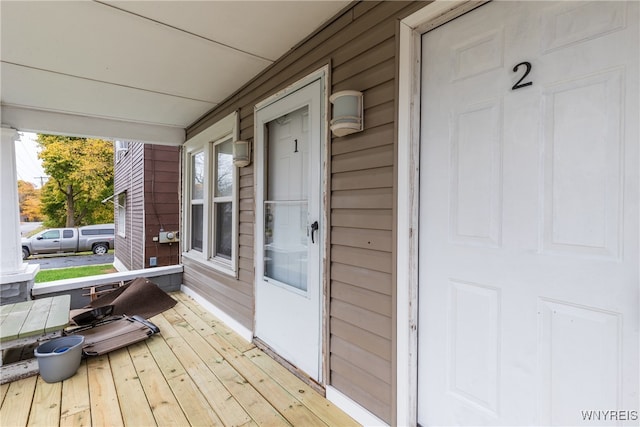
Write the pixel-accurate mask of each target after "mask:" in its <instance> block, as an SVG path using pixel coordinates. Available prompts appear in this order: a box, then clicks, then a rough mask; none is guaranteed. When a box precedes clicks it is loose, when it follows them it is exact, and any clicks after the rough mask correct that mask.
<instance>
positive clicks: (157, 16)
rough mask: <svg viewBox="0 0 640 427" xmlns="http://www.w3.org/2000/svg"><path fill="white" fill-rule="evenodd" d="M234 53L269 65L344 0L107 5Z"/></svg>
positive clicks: (342, 6)
mask: <svg viewBox="0 0 640 427" xmlns="http://www.w3.org/2000/svg"><path fill="white" fill-rule="evenodd" d="M107 3H108V4H110V5H113V6H114V7H117V8H120V9H122V10H127V11H130V12H132V13H136V14H139V15H142V16H146V17H149V18H151V19H154V20H156V21H158V22H162V23H165V24H167V25H170V26H173V27H175V28H179V29H182V30H184V31H187V32H190V33H193V34H198V35H200V36H202V37H204V38H207V39H209V40H215V41H218V42H220V43H223V44H225V45H227V46H230V47H233V48H235V49H238V50H241V51H244V52H247V53H250V54H253V55H257V56H259V57H262V58H267V59H270V60H272V61H275V60H276V59H278V58H279V57H280V56H282V55H283V54H284V53H285V52H286V51H287V50H289V49H291V48H292V47H293V46H294V45H295V44H296V43H297V42H298V41H300V40H302V39H303V38H305V37H306V36H307V35H309V34H310V32H311V31H310V30H313V29H315V28H317V27H318V25H319V24H320V23H321V21H322V20H327V19H329V18H330V17H332V16H333V15H335V14H336V13H338V12H339V11H340V10H341V9H342V8H344V7H345V5H346V2H344V1H308V0H307V1H300V0H297V1H237V0H236V1H166V2H161V3H160V4H159V3H157V2H148V1H108V2H107Z"/></svg>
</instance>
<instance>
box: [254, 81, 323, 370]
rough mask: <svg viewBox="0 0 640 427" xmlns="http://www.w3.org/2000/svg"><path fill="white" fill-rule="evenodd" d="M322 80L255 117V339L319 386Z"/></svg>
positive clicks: (276, 103)
mask: <svg viewBox="0 0 640 427" xmlns="http://www.w3.org/2000/svg"><path fill="white" fill-rule="evenodd" d="M322 94H323V88H322V80H316V81H315V82H313V83H311V84H309V85H307V86H305V87H303V88H301V89H298V90H297V91H295V92H293V93H291V94H289V95H287V96H285V97H283V98H281V99H279V100H277V101H275V102H273V103H271V104H269V105H268V106H266V107H264V108H261V109H259V110H258V111H257V113H256V120H257V123H258V124H257V147H256V154H257V156H256V158H257V164H256V174H257V177H258V179H257V181H258V185H257V193H256V194H257V195H256V225H257V227H256V228H257V230H256V232H257V234H258V236H257V238H256V241H257V249H256V336H257V337H258V338H260V339H261V340H262V341H264V342H265V343H266V344H268V345H269V346H270V347H271V348H273V349H274V350H275V351H276V352H277V353H278V354H279V355H280V356H282V357H284V358H285V359H286V360H288V361H289V362H291V363H292V364H293V365H295V366H296V367H298V368H299V369H301V370H303V371H304V372H306V373H307V374H308V375H309V376H310V377H311V378H313V379H314V380H316V381H320V376H321V360H322V359H321V355H322V353H321V348H322V347H321V314H320V313H321V298H320V296H321V294H322V293H321V291H320V286H321V283H322V280H321V264H322V263H321V259H320V254H321V253H322V251H321V247H322V241H321V230H322V228H321V227H322V224H321V222H322V221H321V218H322V205H321V194H322V177H321V173H322V126H321V123H322V121H323V120H324V118H323V113H322V111H323V110H322Z"/></svg>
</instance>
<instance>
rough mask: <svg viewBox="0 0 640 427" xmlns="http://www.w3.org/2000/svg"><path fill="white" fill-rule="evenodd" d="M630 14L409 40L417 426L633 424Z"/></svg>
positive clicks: (507, 22) (576, 11) (634, 99)
mask: <svg viewBox="0 0 640 427" xmlns="http://www.w3.org/2000/svg"><path fill="white" fill-rule="evenodd" d="M638 6H639V3H637V2H598V1H595V2H588V3H585V2H492V3H489V4H487V5H484V6H481V7H480V8H478V9H476V10H474V11H472V12H470V13H467V14H466V15H463V16H461V17H460V18H458V19H455V20H454V21H451V22H449V23H448V24H445V25H443V26H441V27H439V28H437V29H435V30H433V31H430V32H428V33H426V34H425V35H424V36H423V39H422V64H423V65H422V67H423V69H422V70H423V71H422V81H423V86H422V95H421V106H422V110H421V111H422V112H421V114H422V118H421V145H420V147H421V157H420V158H421V160H420V241H419V245H420V246H419V257H420V264H419V276H420V280H419V295H420V296H419V319H420V320H419V333H418V340H419V350H418V351H419V356H418V359H419V367H418V371H419V378H418V383H419V391H418V395H419V396H418V401H419V407H418V418H419V422H420V423H421V424H422V425H451V424H455V425H594V420H596V418H595V417H596V416H598V417H600V418H599V421H597V420H596V422H595V423H596V424H607V425H609V424H611V425H617V424H622V425H637V424H636V423H637V422H638V421H637V419H636V420H632V419H631V418H632V415H633V413H632V412H629V411H637V410H638V409H639V408H638V393H639V380H638V378H639V370H638V365H639V360H640V355H639V342H638V333H639V332H638V329H639V327H638V315H639V313H638V286H639V285H638V255H639V252H638V238H639V227H638V222H639V218H638V182H639V175H638V159H639V152H638V139H639V136H638V114H639V111H638V92H639V88H638V80H639V73H638V46H639V43H638V42H639V40H638V39H639V30H638ZM514 69H515V71H514ZM529 83H530V84H529ZM612 410H613V411H620V412H619V413H617V414H616V417H617V420H614V421H610V420H605V419H603V418H602V417H603V416H605V415H604V412H605V411H612ZM625 411H626V412H625ZM619 414H622V415H619ZM636 416H637V412H636ZM589 417H591V420H587V419H585V418H589ZM625 418H626V421H624V419H625Z"/></svg>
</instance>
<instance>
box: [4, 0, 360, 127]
mask: <svg viewBox="0 0 640 427" xmlns="http://www.w3.org/2000/svg"><path fill="white" fill-rule="evenodd" d="M348 3H349V2H348V1H115V2H102V1H88V0H82V1H11V0H2V1H0V17H1V22H0V43H1V44H0V46H1V52H0V59H1V61H2V74H1V75H0V79H1V88H2V91H1V93H0V95H1V99H0V103H1V104H2V106H3V107H5V106H6V107H9V106H10V107H19V108H13V109H12V114H11V117H16V115H18V114H19V112H21V111H27V110H33V111H37V112H38V114H34V115H30V116H29V117H42V114H43V113H45V112H47V111H48V112H51V113H60V112H63V113H65V114H66V115H67V116H68V117H72V116H77V118H78V120H82V119H83V118H87V117H94V118H100V119H101V120H102V121H104V120H109V119H112V120H114V121H117V122H118V123H122V122H131V123H140V124H145V126H148V125H150V124H151V125H158V126H161V127H162V126H163V127H176V126H178V127H182V128H185V127H187V126H188V125H189V124H191V123H193V122H195V121H196V120H197V119H198V118H200V117H201V116H202V115H203V114H205V113H206V112H207V111H208V110H210V109H211V108H213V107H214V106H215V105H216V104H217V103H219V102H221V101H223V100H224V99H226V98H227V97H229V96H230V95H231V94H233V92H235V91H236V90H238V89H239V88H240V87H242V86H243V85H244V84H245V83H247V82H248V81H249V80H250V79H251V78H253V77H254V76H255V75H257V74H258V73H260V72H261V71H262V70H264V69H265V68H266V67H268V66H269V65H270V64H271V63H272V62H273V61H274V60H275V59H277V58H279V57H280V56H282V55H283V54H284V53H286V52H287V50H289V49H290V48H291V47H293V46H294V45H296V44H297V43H299V42H300V41H301V40H302V39H304V38H305V37H306V36H308V35H309V34H311V33H313V32H314V31H315V30H316V29H317V28H318V27H319V26H320V25H322V24H323V23H325V22H326V21H327V20H329V19H330V18H331V17H332V16H334V15H335V14H336V13H337V12H339V11H340V10H341V9H342V8H344V7H345V6H346V5H347V4H348ZM20 123H24V120H21V121H20ZM3 124H6V125H11V123H7V122H6V121H4V120H3ZM32 127H33V126H32ZM84 128H86V126H85V127H83V129H84ZM107 128H108V127H107ZM172 135H175V134H174V133H172Z"/></svg>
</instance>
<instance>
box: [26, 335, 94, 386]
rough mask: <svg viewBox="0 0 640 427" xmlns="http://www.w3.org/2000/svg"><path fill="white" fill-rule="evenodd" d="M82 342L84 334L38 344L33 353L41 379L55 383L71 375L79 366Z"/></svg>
mask: <svg viewBox="0 0 640 427" xmlns="http://www.w3.org/2000/svg"><path fill="white" fill-rule="evenodd" d="M83 343H84V336H82V335H70V336H68V337H60V338H54V339H52V340H50V341H47V342H45V343H43V344H40V345H39V346H38V347H37V348H36V349H35V350H34V352H33V353H34V354H35V356H36V358H37V359H38V368H39V369H40V376H41V377H42V379H43V380H45V381H46V382H48V383H55V382H58V381H62V380H66V379H67V378H69V377H71V376H73V374H75V373H76V371H77V370H78V367H80V361H81V360H82V344H83Z"/></svg>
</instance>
